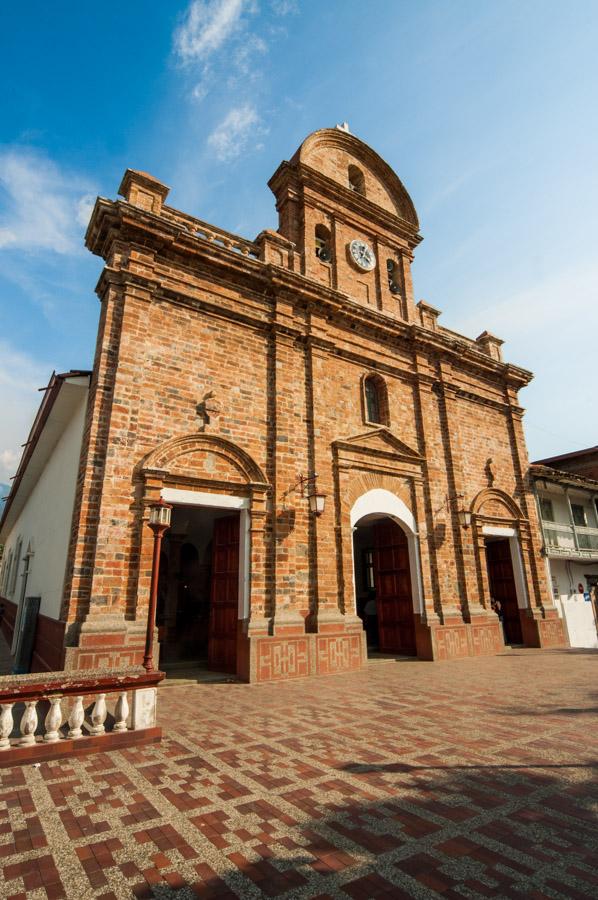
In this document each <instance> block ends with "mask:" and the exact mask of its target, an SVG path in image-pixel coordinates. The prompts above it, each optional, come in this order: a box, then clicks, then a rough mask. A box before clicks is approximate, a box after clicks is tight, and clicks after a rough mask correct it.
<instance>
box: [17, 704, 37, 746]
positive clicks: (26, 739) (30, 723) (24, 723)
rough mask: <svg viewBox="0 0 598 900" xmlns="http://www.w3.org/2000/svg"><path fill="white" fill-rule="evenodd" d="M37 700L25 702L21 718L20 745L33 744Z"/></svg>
mask: <svg viewBox="0 0 598 900" xmlns="http://www.w3.org/2000/svg"><path fill="white" fill-rule="evenodd" d="M36 707H37V700H26V701H25V712H24V713H23V715H22V716H21V744H22V745H23V746H27V745H28V744H35V732H36V729H37V723H38V718H37V708H36Z"/></svg>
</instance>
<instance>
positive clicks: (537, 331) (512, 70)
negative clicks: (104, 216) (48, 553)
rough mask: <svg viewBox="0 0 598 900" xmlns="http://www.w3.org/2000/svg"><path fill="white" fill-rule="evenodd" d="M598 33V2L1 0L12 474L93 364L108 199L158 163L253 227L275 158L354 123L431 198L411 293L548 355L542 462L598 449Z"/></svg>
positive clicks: (1, 351)
mask: <svg viewBox="0 0 598 900" xmlns="http://www.w3.org/2000/svg"><path fill="white" fill-rule="evenodd" d="M597 46H598V3H596V2H595V0H572V2H570V3H568V4H563V3H561V2H554V0H517V2H512V0H484V2H480V0H471V2H469V0H450V2H449V0H419V2H417V3H413V2H412V0H409V2H407V0H368V2H366V3H364V2H363V0H329V2H327V3H323V2H321V0H295V2H293V0H199V2H193V3H190V2H189V0H184V2H183V0H180V2H179V0H170V2H168V3H164V2H158V0H143V2H141V0H128V2H126V3H117V2H115V0H106V2H104V3H102V4H88V3H80V2H68V0H62V2H60V3H57V4H48V3H46V2H44V3H42V2H37V0H32V2H30V3H28V4H27V5H26V6H23V5H22V4H21V6H15V5H14V4H10V5H9V4H3V5H2V8H1V10H0V108H1V109H2V117H1V119H0V482H1V481H6V480H7V479H8V477H9V476H10V475H12V474H13V473H14V471H15V469H16V464H17V461H18V456H19V453H20V450H19V445H20V444H21V443H22V442H23V441H24V440H25V438H26V436H27V431H28V428H29V425H30V422H31V417H32V415H33V413H34V411H35V409H36V407H37V404H38V403H39V398H40V395H39V394H38V393H37V390H36V389H37V388H38V387H40V386H41V385H43V384H45V383H46V382H47V380H48V376H49V374H50V373H51V371H52V369H56V370H58V371H64V370H66V369H69V368H83V367H90V366H91V363H92V360H93V349H94V341H95V331H96V326H97V317H98V309H99V304H98V301H97V298H96V297H95V294H94V287H95V284H96V281H97V278H98V275H99V272H100V268H101V265H100V261H99V260H97V259H96V258H94V257H92V256H91V255H90V254H89V253H88V252H87V251H86V250H85V249H84V247H83V233H84V230H85V224H86V221H87V219H88V216H89V210H90V206H91V203H92V202H93V198H94V197H95V196H96V195H97V194H101V195H104V196H109V197H114V196H116V191H117V188H118V185H119V183H120V179H121V176H122V174H123V172H124V170H125V169H126V168H127V167H132V168H139V169H144V170H146V171H149V172H151V173H152V174H154V175H155V176H157V177H158V178H160V179H161V180H163V181H165V182H166V183H167V184H169V185H170V186H171V188H172V192H171V195H170V198H169V202H171V203H172V204H173V205H175V206H177V207H179V208H181V209H183V210H184V211H186V212H190V213H192V214H195V215H197V216H198V217H199V218H202V219H204V220H207V221H211V222H214V223H215V224H218V225H220V226H222V227H224V228H227V229H230V230H232V231H236V232H238V233H240V234H242V235H244V236H246V237H250V238H251V237H254V236H255V235H256V234H257V233H258V232H259V231H261V230H262V228H267V227H276V215H275V210H274V203H273V197H272V195H271V194H270V192H269V190H268V188H267V186H266V182H267V180H268V178H269V177H270V175H271V174H272V173H273V172H274V170H275V169H276V167H277V165H278V163H279V162H280V161H281V160H282V159H288V158H289V157H290V156H291V155H292V153H293V152H294V150H295V149H296V147H297V146H298V145H299V143H300V142H301V141H302V140H303V138H304V137H305V136H306V135H307V134H308V133H309V132H310V131H313V130H314V129H316V128H321V127H326V126H333V125H335V124H336V123H337V122H342V121H345V120H346V121H348V122H349V125H350V128H351V131H352V132H353V133H354V134H356V135H357V136H358V137H360V138H362V139H363V140H364V141H366V142H367V143H368V144H370V145H371V146H372V147H374V149H376V150H377V151H378V152H379V153H380V154H381V155H382V156H383V157H384V158H385V159H386V160H387V161H388V162H389V164H390V165H391V166H392V167H393V168H394V169H395V170H396V172H397V173H398V175H399V177H400V178H401V180H402V181H403V182H404V184H405V185H406V187H407V189H408V190H409V192H410V194H411V196H412V198H413V201H414V203H415V206H416V209H417V210H418V213H419V218H420V223H421V230H422V234H423V235H424V238H425V240H424V242H423V244H422V245H421V246H420V247H419V248H418V250H417V253H416V261H415V264H414V280H415V290H416V295H417V297H418V298H425V299H426V300H427V301H428V302H430V303H432V304H433V305H434V306H436V307H438V308H440V309H441V310H442V311H443V316H442V319H441V322H442V323H443V324H445V325H446V326H447V327H449V328H453V329H456V330H458V331H462V332H463V333H465V334H468V335H470V336H472V337H475V336H477V334H479V333H480V332H481V331H482V330H484V329H485V328H487V329H488V330H490V331H492V332H494V333H496V334H498V335H499V336H500V337H502V338H504V339H505V341H506V345H505V347H504V351H505V357H506V358H507V359H508V360H509V361H511V362H514V363H517V364H520V365H523V366H525V367H527V368H530V369H532V371H534V372H535V374H536V378H535V380H534V381H533V382H532V385H531V386H530V387H529V388H527V389H526V390H525V391H524V392H522V394H521V401H522V403H523V405H524V406H525V407H526V408H527V410H528V413H527V415H526V433H527V438H528V446H529V449H530V455H531V457H532V458H538V457H541V456H546V455H549V454H553V453H559V452H565V451H567V450H574V449H579V448H581V447H584V446H589V445H593V444H596V443H598V436H597V432H596V425H595V419H596V402H595V384H596V369H597V361H598V352H597V350H596V336H595V332H596V324H597V314H596V306H597V301H598V255H597V249H596V248H597V247H598V212H597V211H598V174H597V172H598V169H597V160H598V115H597V112H598V101H597V98H598V54H597V53H596V47H597Z"/></svg>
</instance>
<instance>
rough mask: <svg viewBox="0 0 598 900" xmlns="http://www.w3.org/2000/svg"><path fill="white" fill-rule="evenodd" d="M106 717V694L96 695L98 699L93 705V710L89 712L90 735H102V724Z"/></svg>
mask: <svg viewBox="0 0 598 900" xmlns="http://www.w3.org/2000/svg"><path fill="white" fill-rule="evenodd" d="M107 715H108V710H107V709H106V694H98V699H97V700H96V702H95V703H94V706H93V709H92V711H91V722H92V725H91V728H90V729H89V733H90V734H104V732H105V730H106V729H105V728H104V722H105V721H106V716H107Z"/></svg>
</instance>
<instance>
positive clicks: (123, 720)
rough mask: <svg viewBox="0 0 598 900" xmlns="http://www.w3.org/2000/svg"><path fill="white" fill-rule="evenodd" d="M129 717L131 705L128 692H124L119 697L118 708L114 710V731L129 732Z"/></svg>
mask: <svg viewBox="0 0 598 900" xmlns="http://www.w3.org/2000/svg"><path fill="white" fill-rule="evenodd" d="M128 715H129V703H128V701H127V692H126V691H122V692H121V693H120V694H119V695H118V700H117V701H116V708H115V710H114V719H115V721H114V728H113V731H126V730H127V716H128Z"/></svg>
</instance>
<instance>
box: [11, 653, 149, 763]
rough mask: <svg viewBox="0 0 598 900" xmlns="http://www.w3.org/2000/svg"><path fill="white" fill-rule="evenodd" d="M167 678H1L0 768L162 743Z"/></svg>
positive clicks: (139, 672) (130, 673) (138, 674)
mask: <svg viewBox="0 0 598 900" xmlns="http://www.w3.org/2000/svg"><path fill="white" fill-rule="evenodd" d="M163 678H164V673H163V672H146V671H145V669H141V668H139V669H124V670H122V671H118V672H105V671H103V672H98V673H94V672H47V673H37V674H33V675H17V676H13V675H9V676H5V677H1V678H0V768H2V767H5V766H12V765H19V764H21V763H24V762H32V761H34V760H41V759H55V758H57V757H60V756H66V755H72V754H73V753H76V754H78V753H82V752H83V753H84V752H88V751H103V750H109V749H110V748H111V747H112V748H117V747H123V746H129V745H131V744H141V743H148V742H154V741H156V740H160V737H161V729H159V728H157V727H156V695H157V690H156V686H157V684H158V683H159V682H160V681H161V680H162V679H163Z"/></svg>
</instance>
